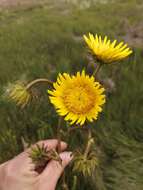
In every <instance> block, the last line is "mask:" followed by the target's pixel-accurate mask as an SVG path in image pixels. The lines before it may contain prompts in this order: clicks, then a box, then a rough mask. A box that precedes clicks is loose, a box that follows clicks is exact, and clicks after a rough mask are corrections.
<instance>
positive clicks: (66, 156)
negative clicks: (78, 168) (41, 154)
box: [40, 152, 72, 190]
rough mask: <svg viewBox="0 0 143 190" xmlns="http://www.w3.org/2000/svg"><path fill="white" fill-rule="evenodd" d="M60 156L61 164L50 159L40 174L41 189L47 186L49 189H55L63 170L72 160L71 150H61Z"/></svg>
mask: <svg viewBox="0 0 143 190" xmlns="http://www.w3.org/2000/svg"><path fill="white" fill-rule="evenodd" d="M60 157H61V159H62V164H60V163H59V162H58V161H55V160H52V161H50V162H49V164H48V165H47V167H46V168H45V170H44V171H43V173H42V174H41V176H40V181H41V186H42V187H41V189H42V190H47V188H48V187H49V189H55V187H56V184H57V182H58V179H59V178H60V176H61V174H62V172H63V170H64V169H65V167H66V166H67V165H68V164H69V163H70V161H71V160H72V156H71V152H63V153H61V154H60Z"/></svg>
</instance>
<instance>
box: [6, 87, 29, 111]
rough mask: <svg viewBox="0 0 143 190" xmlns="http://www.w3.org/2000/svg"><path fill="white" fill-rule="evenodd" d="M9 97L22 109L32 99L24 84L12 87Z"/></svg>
mask: <svg viewBox="0 0 143 190" xmlns="http://www.w3.org/2000/svg"><path fill="white" fill-rule="evenodd" d="M8 96H9V98H10V99H11V100H13V101H15V102H16V104H17V105H19V106H21V107H22V108H23V107H25V106H26V105H27V104H28V102H29V101H30V99H31V94H30V93H29V92H28V90H27V89H26V87H25V86H24V85H23V84H15V85H13V86H11V88H10V90H9V93H8Z"/></svg>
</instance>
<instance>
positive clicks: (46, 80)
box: [26, 78, 53, 90]
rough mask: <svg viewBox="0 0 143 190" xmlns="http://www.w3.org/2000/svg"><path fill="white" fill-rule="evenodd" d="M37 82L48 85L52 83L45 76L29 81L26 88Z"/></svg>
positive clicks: (28, 88)
mask: <svg viewBox="0 0 143 190" xmlns="http://www.w3.org/2000/svg"><path fill="white" fill-rule="evenodd" d="M38 83H48V84H50V85H52V84H53V82H52V81H51V80H48V79H46V78H39V79H35V80H33V81H31V82H30V83H28V84H27V86H26V89H27V90H30V89H31V88H32V87H33V86H34V85H37V84H38Z"/></svg>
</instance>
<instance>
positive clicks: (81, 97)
mask: <svg viewBox="0 0 143 190" xmlns="http://www.w3.org/2000/svg"><path fill="white" fill-rule="evenodd" d="M94 99H95V97H94V95H93V92H92V91H91V89H88V88H86V87H85V86H78V87H75V86H74V87H73V88H72V87H71V88H69V89H67V90H66V92H65V94H64V97H63V101H64V104H65V105H66V107H67V108H68V109H69V111H71V112H73V113H76V114H84V113H86V112H88V111H89V110H91V108H92V107H93V106H94V101H95V100H94Z"/></svg>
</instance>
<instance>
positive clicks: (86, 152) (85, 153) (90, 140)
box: [84, 129, 94, 158]
mask: <svg viewBox="0 0 143 190" xmlns="http://www.w3.org/2000/svg"><path fill="white" fill-rule="evenodd" d="M93 143H94V139H93V138H92V134H91V130H90V129H88V140H87V144H86V148H85V151H84V157H85V158H87V156H88V154H89V152H90V149H91V146H92V144H93Z"/></svg>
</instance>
